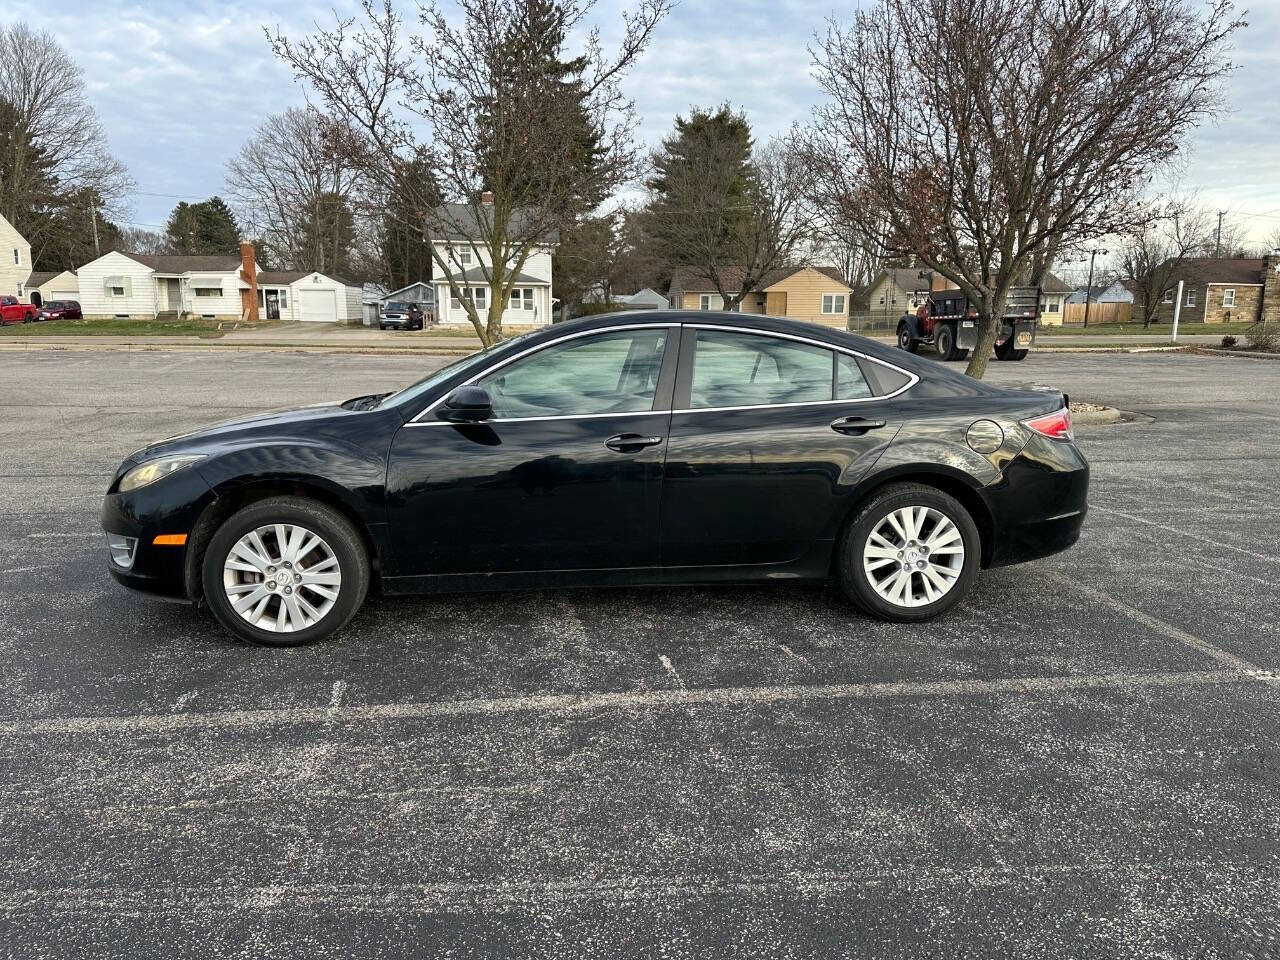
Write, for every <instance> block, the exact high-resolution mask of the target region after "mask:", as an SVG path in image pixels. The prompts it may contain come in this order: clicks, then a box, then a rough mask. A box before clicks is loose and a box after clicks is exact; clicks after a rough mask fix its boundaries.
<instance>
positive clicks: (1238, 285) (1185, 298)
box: [1156, 251, 1280, 323]
mask: <svg viewBox="0 0 1280 960" xmlns="http://www.w3.org/2000/svg"><path fill="white" fill-rule="evenodd" d="M1179 280H1181V281H1182V283H1183V287H1182V312H1181V313H1180V314H1179V320H1180V321H1181V322H1182V323H1227V322H1239V321H1247V322H1256V321H1258V320H1268V321H1274V322H1277V323H1280V251H1272V252H1271V253H1269V254H1267V255H1266V256H1265V257H1262V258H1256V257H1219V258H1215V257H1194V258H1191V259H1189V260H1186V261H1184V262H1183V264H1182V265H1181V267H1180V268H1179V269H1178V271H1177V272H1176V273H1175V274H1174V276H1173V280H1172V282H1171V283H1170V286H1169V289H1168V290H1166V291H1165V292H1164V297H1163V298H1162V299H1161V302H1160V304H1159V306H1158V308H1157V310H1156V321H1157V322H1159V323H1170V322H1172V321H1173V308H1174V297H1175V296H1176V294H1177V289H1178V281H1179Z"/></svg>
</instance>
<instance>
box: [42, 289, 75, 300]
mask: <svg viewBox="0 0 1280 960" xmlns="http://www.w3.org/2000/svg"><path fill="white" fill-rule="evenodd" d="M49 299H50V300H79V299H80V291H79V290H55V291H53V293H51V294H49Z"/></svg>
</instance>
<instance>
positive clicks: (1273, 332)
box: [1244, 321, 1280, 353]
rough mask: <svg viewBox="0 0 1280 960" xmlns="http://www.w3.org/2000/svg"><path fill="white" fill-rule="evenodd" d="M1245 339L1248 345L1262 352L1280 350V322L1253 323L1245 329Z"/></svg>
mask: <svg viewBox="0 0 1280 960" xmlns="http://www.w3.org/2000/svg"><path fill="white" fill-rule="evenodd" d="M1244 336H1245V339H1246V340H1248V341H1249V346H1250V347H1252V348H1253V349H1254V350H1258V351H1261V352H1262V353H1275V352H1276V351H1277V350H1280V323H1271V322H1265V321H1264V322H1263V323H1255V324H1254V325H1253V326H1252V327H1250V328H1249V329H1248V330H1246V331H1245V334H1244Z"/></svg>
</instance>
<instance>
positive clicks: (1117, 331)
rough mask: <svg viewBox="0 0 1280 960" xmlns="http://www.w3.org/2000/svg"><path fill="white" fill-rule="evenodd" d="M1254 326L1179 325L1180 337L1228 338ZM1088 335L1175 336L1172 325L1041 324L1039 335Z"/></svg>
mask: <svg viewBox="0 0 1280 960" xmlns="http://www.w3.org/2000/svg"><path fill="white" fill-rule="evenodd" d="M1252 325H1253V323H1252V321H1232V322H1231V323H1179V324H1178V335H1179V336H1182V334H1184V333H1186V334H1191V333H1207V334H1217V335H1219V336H1226V335H1227V334H1228V333H1229V334H1232V335H1233V336H1239V335H1240V334H1242V333H1244V331H1246V330H1248V329H1249V327H1251V326H1252ZM1081 334H1087V335H1089V336H1091V337H1092V336H1099V337H1106V336H1115V337H1132V336H1134V335H1136V334H1144V335H1147V336H1165V337H1172V336H1173V324H1171V323H1153V324H1152V325H1151V326H1149V327H1147V329H1145V330H1144V329H1142V323H1141V322H1138V323H1091V324H1089V326H1088V328H1085V327H1083V326H1081V325H1080V324H1078V323H1077V324H1072V325H1071V326H1069V327H1064V326H1054V327H1050V326H1046V325H1045V324H1041V325H1040V328H1039V330H1038V331H1037V335H1038V336H1041V337H1060V336H1080V335H1081Z"/></svg>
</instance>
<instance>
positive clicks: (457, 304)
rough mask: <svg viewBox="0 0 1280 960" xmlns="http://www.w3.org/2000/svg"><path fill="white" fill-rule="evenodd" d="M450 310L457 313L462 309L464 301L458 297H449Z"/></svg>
mask: <svg viewBox="0 0 1280 960" xmlns="http://www.w3.org/2000/svg"><path fill="white" fill-rule="evenodd" d="M449 309H450V310H455V311H457V310H461V309H462V301H461V300H459V299H458V298H457V297H454V296H450V297H449Z"/></svg>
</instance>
